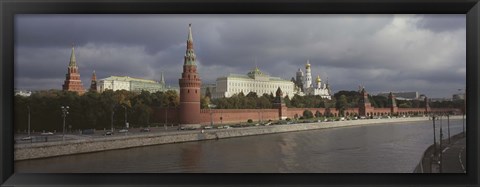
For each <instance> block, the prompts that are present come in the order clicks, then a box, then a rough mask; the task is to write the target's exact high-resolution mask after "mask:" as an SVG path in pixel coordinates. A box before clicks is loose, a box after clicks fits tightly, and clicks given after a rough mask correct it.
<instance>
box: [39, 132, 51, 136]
mask: <svg viewBox="0 0 480 187" xmlns="http://www.w3.org/2000/svg"><path fill="white" fill-rule="evenodd" d="M41 135H44V136H48V135H53V132H44V133H42V134H41Z"/></svg>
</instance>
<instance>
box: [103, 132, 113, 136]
mask: <svg viewBox="0 0 480 187" xmlns="http://www.w3.org/2000/svg"><path fill="white" fill-rule="evenodd" d="M112 134H113V133H112V131H107V132H105V134H104V135H105V136H110V135H112Z"/></svg>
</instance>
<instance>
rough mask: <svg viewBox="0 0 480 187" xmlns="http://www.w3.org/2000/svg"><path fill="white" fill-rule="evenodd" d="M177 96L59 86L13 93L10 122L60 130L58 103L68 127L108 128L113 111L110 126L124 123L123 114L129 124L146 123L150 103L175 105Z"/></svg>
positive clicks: (23, 127) (20, 126)
mask: <svg viewBox="0 0 480 187" xmlns="http://www.w3.org/2000/svg"><path fill="white" fill-rule="evenodd" d="M178 105H179V97H178V94H177V93H176V92H175V91H166V92H156V93H149V92H147V91H142V92H140V93H136V92H130V91H125V90H119V91H111V90H107V91H104V92H102V93H97V92H86V93H85V94H83V95H78V94H77V93H75V92H67V91H60V90H48V91H38V92H34V93H32V95H31V96H29V97H23V96H15V98H14V125H15V129H16V130H17V131H24V130H26V129H27V128H28V113H29V111H30V119H31V121H30V126H31V129H32V130H35V131H37V132H38V131H43V130H45V131H61V130H62V129H63V117H62V110H61V108H60V107H61V106H68V107H69V109H68V114H67V116H66V118H65V123H66V129H67V130H68V131H71V130H72V131H73V130H78V129H89V128H96V129H103V128H106V129H110V127H111V123H112V114H113V126H114V127H115V128H124V127H125V125H126V124H125V117H127V121H128V123H129V126H130V127H146V126H147V125H149V124H150V123H151V122H152V119H151V116H152V112H153V109H152V107H170V108H172V107H178ZM125 113H126V116H125Z"/></svg>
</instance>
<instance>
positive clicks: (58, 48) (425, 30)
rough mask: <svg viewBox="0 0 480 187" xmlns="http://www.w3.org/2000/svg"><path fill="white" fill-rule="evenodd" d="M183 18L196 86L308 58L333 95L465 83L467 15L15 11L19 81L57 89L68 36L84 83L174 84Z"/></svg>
mask: <svg viewBox="0 0 480 187" xmlns="http://www.w3.org/2000/svg"><path fill="white" fill-rule="evenodd" d="M188 23H193V38H194V47H195V53H196V55H197V60H198V64H199V72H200V76H201V78H202V81H203V83H214V82H215V79H216V78H217V77H220V76H226V75H228V74H230V73H236V74H246V73H247V72H248V71H250V70H251V69H252V68H254V67H255V66H258V67H259V68H260V69H261V70H262V71H264V72H266V73H268V74H270V75H272V76H276V77H281V78H284V79H287V80H290V78H291V77H294V76H295V72H296V71H297V70H298V68H301V69H302V70H303V71H305V63H306V61H307V59H310V63H311V64H312V76H314V77H316V76H317V75H320V76H321V78H322V80H323V81H326V80H327V78H328V80H329V83H330V84H331V86H332V88H333V89H334V91H339V90H355V89H356V88H357V87H358V85H359V84H362V85H365V87H366V88H367V89H369V90H372V91H389V90H399V91H401V90H407V91H408V90H410V91H419V92H421V93H426V94H429V95H432V96H434V97H447V96H449V95H450V94H451V93H452V92H454V91H456V89H457V87H462V85H463V86H464V85H465V26H464V24H465V17H464V15H463V16H458V15H447V16H424V15H354V16H352V15H222V16H219V15H193V16H189V15H21V16H18V17H17V19H16V35H15V41H16V43H15V44H16V61H15V65H16V66H15V67H16V86H17V87H19V88H25V89H50V88H59V87H61V84H62V83H63V80H64V78H65V77H64V76H65V73H66V66H67V65H68V60H69V58H70V50H71V48H70V43H71V42H75V46H76V50H75V52H76V54H77V63H78V64H79V67H80V72H81V78H82V81H83V84H84V86H85V87H88V86H89V84H90V76H91V73H92V71H93V70H95V71H96V72H97V77H98V78H105V77H108V76H111V75H126V76H132V77H139V78H148V79H155V80H159V79H160V74H161V73H162V72H163V73H164V75H165V78H166V81H167V83H168V84H170V85H172V86H178V78H179V75H180V73H181V69H182V64H183V55H184V54H185V47H186V44H185V43H186V36H187V27H188ZM442 23H444V25H442ZM459 23H460V24H459ZM461 23H463V25H462V24H461ZM445 31H448V32H445ZM392 83H393V84H392Z"/></svg>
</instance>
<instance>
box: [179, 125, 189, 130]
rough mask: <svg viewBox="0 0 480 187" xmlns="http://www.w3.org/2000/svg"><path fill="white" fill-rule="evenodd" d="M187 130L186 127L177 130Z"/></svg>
mask: <svg viewBox="0 0 480 187" xmlns="http://www.w3.org/2000/svg"><path fill="white" fill-rule="evenodd" d="M186 129H187V128H186V127H183V126H182V127H178V128H177V130H186Z"/></svg>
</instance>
